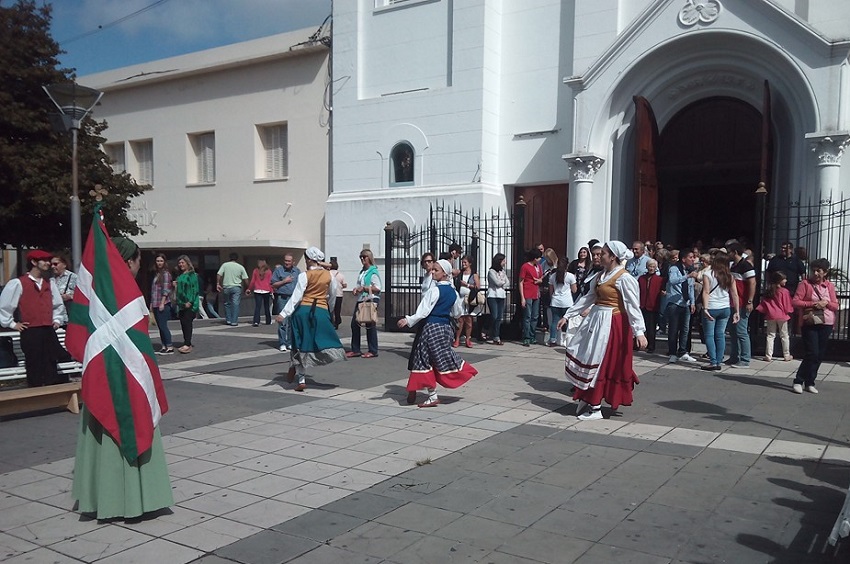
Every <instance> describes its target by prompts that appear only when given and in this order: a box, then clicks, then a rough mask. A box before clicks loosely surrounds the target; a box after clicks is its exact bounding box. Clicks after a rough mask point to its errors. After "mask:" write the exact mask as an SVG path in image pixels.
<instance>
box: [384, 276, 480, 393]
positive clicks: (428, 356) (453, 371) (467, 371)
mask: <svg viewBox="0 0 850 564" xmlns="http://www.w3.org/2000/svg"><path fill="white" fill-rule="evenodd" d="M451 272H452V265H451V263H449V261H447V260H438V261H437V262H436V263H433V266H432V267H431V276H432V278H433V280H434V284H432V285H431V287H430V288H429V289H428V291H427V292H425V294H424V295H423V296H422V301H421V302H420V303H419V307H417V308H416V313H414V314H413V315H408V316H406V317H403V318H401V319H399V320H398V326H399V328H404V327H413V326H414V325H416V324H417V323H419V322H420V321H422V320H423V319H424V320H425V323H423V324H421V325H420V327H419V330H418V331H417V333H416V338H415V339H414V340H413V349H412V350H411V351H410V361H409V362H408V369H409V370H410V378H408V380H407V403H408V404H414V403H416V391H417V390H421V389H423V388H424V389H426V390H427V391H428V399H427V400H425V401H424V402H422V403H420V404H419V407H436V406H438V405H440V399H439V398H438V397H437V384H438V383H439V384H440V385H441V386H443V387H444V388H457V387H459V386H462V385H463V384H465V383H466V382H467V381H468V380H469V379H470V378H472V377H473V376H475V375H476V374H478V371H477V370H476V369H475V367H473V366H472V365H471V364H469V363H468V362H465V361H464V360H463V359H461V358H460V356H459V355H458V354H457V353H456V352H455V351H454V350H452V340H453V339H454V335H453V333H452V326H451V318H452V317H455V318H456V317H459V316H460V315H462V314H463V313H464V312H463V304H462V302H461V300H460V298H459V297H458V294H457V292H456V291H455V289H454V286H452V283H451Z"/></svg>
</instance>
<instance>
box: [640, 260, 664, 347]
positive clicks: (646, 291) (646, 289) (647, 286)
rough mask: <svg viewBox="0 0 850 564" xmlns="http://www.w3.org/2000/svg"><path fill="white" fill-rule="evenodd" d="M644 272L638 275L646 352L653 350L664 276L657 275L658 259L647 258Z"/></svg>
mask: <svg viewBox="0 0 850 564" xmlns="http://www.w3.org/2000/svg"><path fill="white" fill-rule="evenodd" d="M646 270H647V272H646V274H642V275H641V276H639V277H638V286H639V287H640V312H641V313H642V314H643V323H644V325H646V341H647V345H646V352H649V353H651V352H655V329H656V322H657V321H658V309H659V306H660V305H661V290H662V289H663V288H664V278H662V277H661V276H659V275H658V261H656V260H655V259H649V260H648V261H647V262H646Z"/></svg>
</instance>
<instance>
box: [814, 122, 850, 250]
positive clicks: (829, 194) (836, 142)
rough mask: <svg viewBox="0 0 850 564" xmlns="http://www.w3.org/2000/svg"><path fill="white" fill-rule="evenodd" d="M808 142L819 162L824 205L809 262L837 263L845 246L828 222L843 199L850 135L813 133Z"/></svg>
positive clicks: (820, 198)
mask: <svg viewBox="0 0 850 564" xmlns="http://www.w3.org/2000/svg"><path fill="white" fill-rule="evenodd" d="M806 139H808V140H809V141H810V142H811V143H812V152H814V153H815V156H816V158H817V199H818V200H819V201H820V204H821V210H820V218H819V219H820V223H821V225H819V226H818V230H817V236H816V237H814V238H813V240H812V241H811V242H810V243H809V245H810V248H809V249H808V250H809V253H810V254H809V258H810V259H813V258H818V257H825V258H827V259H830V260H835V259H836V258H837V257H838V256H839V253H840V244H841V242H840V241H837V240H836V237H835V235H836V234H835V233H832V231H833V230H831V229H829V225H828V220H829V217H830V215H831V214H830V213H829V212H830V211H831V206H832V204H834V203H836V202H837V201H840V200H841V199H842V198H841V195H840V192H839V189H840V187H841V185H840V181H841V157H842V156H843V155H844V149H846V148H847V146H848V145H850V133H848V132H846V131H841V132H835V133H829V134H823V133H809V134H807V135H806ZM842 255H843V253H842ZM831 257H832V258H831Z"/></svg>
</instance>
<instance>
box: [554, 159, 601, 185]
mask: <svg viewBox="0 0 850 564" xmlns="http://www.w3.org/2000/svg"><path fill="white" fill-rule="evenodd" d="M561 158H562V159H564V160H565V161H567V164H568V165H569V167H570V172H571V173H572V179H571V180H572V181H573V182H593V177H594V176H596V173H597V172H599V169H600V168H602V165H603V164H604V163H605V159H603V158H602V157H600V156H599V155H596V154H593V153H570V154H569V155H564V156H562V157H561Z"/></svg>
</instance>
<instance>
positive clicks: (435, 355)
mask: <svg viewBox="0 0 850 564" xmlns="http://www.w3.org/2000/svg"><path fill="white" fill-rule="evenodd" d="M453 340H454V332H453V331H452V326H451V325H448V324H444V323H426V324H425V326H424V327H423V328H422V331H421V332H420V333H419V334H418V335H417V336H416V339H415V340H414V342H413V349H412V350H411V351H410V363H409V368H410V377H409V378H408V380H407V391H409V392H414V391H416V390H421V389H423V388H429V389H433V388H436V387H437V384H440V385H441V386H443V387H444V388H458V387H460V386H462V385H463V384H465V383H466V382H468V381H469V379H470V378H472V377H473V376H475V375H476V374H478V370H476V369H475V367H474V366H472V365H471V364H469V363H468V362H465V361H464V360H463V359H462V358H460V355H459V354H457V353H456V352H455V351H454V349H452V341H453Z"/></svg>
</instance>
